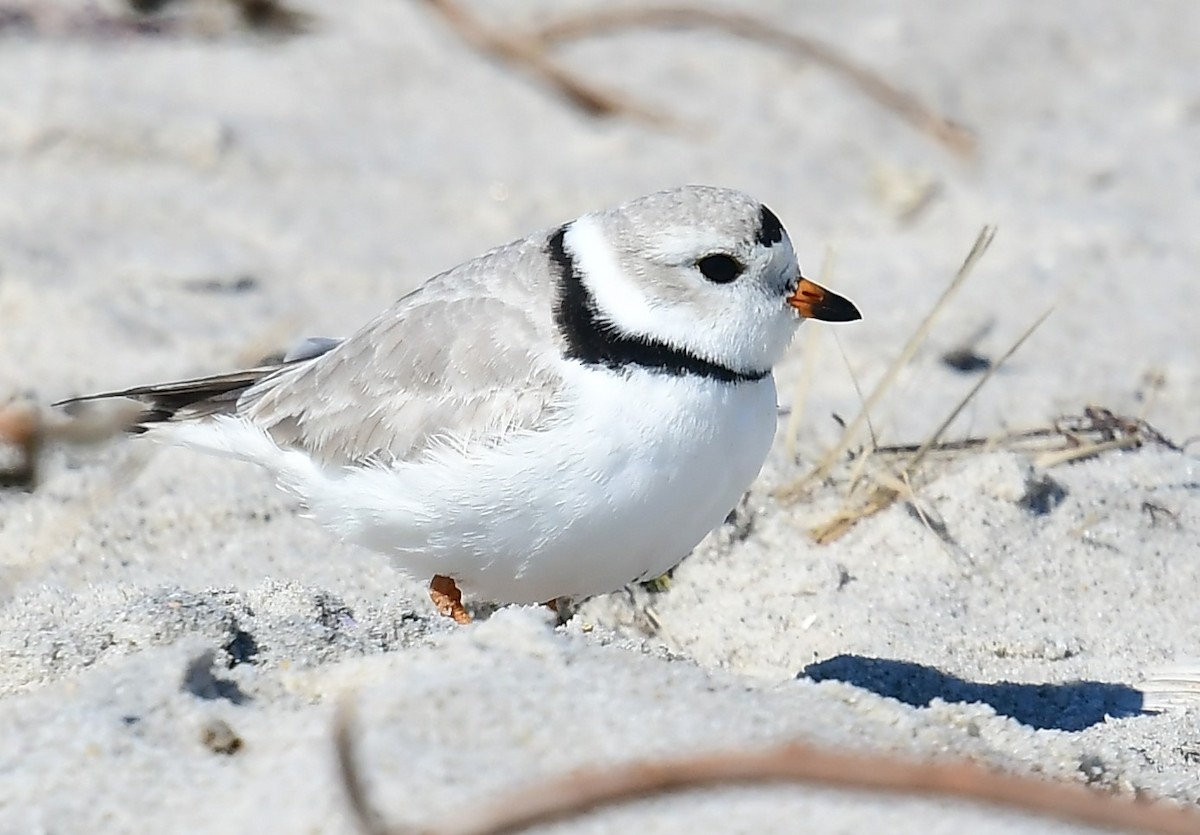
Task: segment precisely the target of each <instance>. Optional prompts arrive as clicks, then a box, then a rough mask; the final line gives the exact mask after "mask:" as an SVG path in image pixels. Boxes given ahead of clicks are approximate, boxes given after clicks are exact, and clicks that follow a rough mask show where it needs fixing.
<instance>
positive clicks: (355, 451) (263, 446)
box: [64, 186, 860, 622]
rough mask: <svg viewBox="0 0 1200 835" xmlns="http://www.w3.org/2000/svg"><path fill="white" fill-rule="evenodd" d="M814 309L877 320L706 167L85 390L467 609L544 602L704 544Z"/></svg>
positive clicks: (438, 600)
mask: <svg viewBox="0 0 1200 835" xmlns="http://www.w3.org/2000/svg"><path fill="white" fill-rule="evenodd" d="M803 318H815V319H823V320H826V321H835V322H841V321H850V320H853V319H858V318H860V317H859V313H858V310H857V309H856V308H855V307H854V305H853V304H852V303H850V302H849V301H847V300H846V299H844V298H842V297H841V296H838V295H835V294H834V293H831V292H829V291H828V290H825V289H824V288H822V287H820V286H818V285H816V284H814V283H812V282H811V281H808V280H807V279H805V278H803V277H801V275H800V268H799V266H798V265H797V262H796V255H795V253H794V251H793V249H792V242H791V240H790V239H789V238H788V235H787V233H786V232H785V231H784V229H783V226H782V225H781V224H780V222H779V219H778V218H776V216H775V215H774V214H773V213H772V212H771V210H770V209H768V208H767V207H766V206H764V205H762V204H761V203H758V202H757V201H755V200H754V199H752V198H750V197H748V196H747V195H745V194H742V193H740V192H737V191H730V190H726V189H720V188H713V187H708V186H687V187H683V188H676V189H672V190H670V191H663V192H659V193H656V194H651V195H649V196H647V197H642V198H640V199H638V200H633V201H631V202H629V203H625V204H624V205H621V206H617V207H616V208H613V209H608V210H606V211H599V212H594V213H591V214H586V215H583V216H582V217H580V218H578V219H577V220H574V221H571V222H569V223H565V224H563V225H562V226H559V227H557V228H555V229H552V230H549V231H543V232H538V233H535V234H533V235H530V236H529V237H527V238H524V239H522V240H519V241H514V242H513V243H510V244H508V245H506V246H502V247H499V248H498V249H493V250H492V251H490V252H488V253H486V254H484V255H481V256H479V257H478V258H475V259H474V260H471V261H468V262H466V263H465V264H462V265H460V266H458V267H455V268H454V269H451V270H449V271H447V272H444V273H441V274H440V275H437V276H434V277H433V278H431V279H429V280H428V281H426V282H425V283H424V284H423V285H421V286H420V287H418V288H417V289H416V290H414V291H413V292H411V293H409V294H408V295H406V296H404V297H403V298H401V299H400V300H399V301H398V302H396V304H394V305H393V306H392V307H390V308H389V309H388V310H386V311H385V312H384V313H382V314H381V315H380V316H378V317H377V318H375V319H374V320H373V321H371V322H370V323H368V324H367V325H366V326H365V327H363V328H362V329H361V330H359V331H358V332H357V333H356V334H354V335H353V336H351V337H349V338H348V339H344V340H335V339H311V340H308V341H306V342H305V343H303V344H302V345H301V346H300V347H299V348H298V349H296V350H293V352H292V353H291V354H289V355H287V356H285V357H284V359H283V361H281V362H279V363H276V364H271V365H264V366H261V367H258V368H251V369H248V370H245V371H238V372H234V373H231V374H218V375H215V376H211V377H202V378H199V379H194V380H186V381H183V382H177V383H166V384H163V385H151V386H142V387H137V388H131V389H126V390H124V391H115V392H107V393H104V394H98V395H90V396H88V397H84V398H76V399H77V400H92V399H97V398H106V397H126V398H134V399H136V400H139V401H141V402H142V403H144V404H145V405H146V410H145V411H144V412H143V414H142V415H141V420H140V422H139V423H138V425H137V427H135V428H136V429H139V430H144V431H148V432H150V433H152V434H153V435H154V436H155V437H158V438H160V439H162V440H165V441H168V442H171V443H175V444H179V445H182V446H186V447H192V448H194V449H199V450H202V451H205V452H208V453H215V454H219V455H225V456H230V457H233V458H238V459H242V460H245V461H250V462H253V463H255V464H258V465H260V466H262V467H265V468H266V469H267V470H269V471H270V472H271V473H272V474H273V475H274V476H275V478H276V480H277V482H278V483H279V485H280V486H281V487H282V488H283V489H285V490H287V491H288V492H290V493H292V494H294V495H295V496H296V497H298V498H299V500H300V501H301V502H302V503H303V505H304V507H305V509H306V512H307V515H309V516H311V517H312V518H314V519H315V520H317V521H318V522H320V523H321V524H323V525H324V526H325V527H327V528H329V529H330V530H332V531H333V532H334V533H335V534H337V535H338V536H340V537H342V538H343V539H345V540H347V541H349V542H353V543H357V544H359V545H363V546H366V547H368V548H373V549H376V550H379V551H383V552H385V553H388V554H391V555H393V557H394V560H395V562H396V564H397V565H398V566H399V567H400V568H401V569H402V570H404V571H406V572H408V573H409V574H411V575H413V576H414V577H416V578H418V579H420V580H422V581H425V580H430V578H432V580H430V594H431V597H433V599H434V602H435V604H436V605H437V606H438V608H439V610H440V611H442V613H443V614H446V615H449V616H452V617H454V618H455V620H459V621H460V622H462V621H465V620H466V619H468V618H467V615H466V612H465V611H464V610H463V608H462V604H461V593H460V587H461V589H462V591H465V592H467V593H468V594H471V595H475V596H477V597H480V598H482V599H486V600H490V601H494V602H505V603H522V602H545V601H551V600H555V599H557V598H559V597H579V596H584V595H591V594H598V593H603V592H610V591H614V590H616V589H619V588H621V587H622V586H624V585H625V584H627V583H630V582H633V581H636V580H639V579H643V578H650V577H655V576H658V575H660V574H662V573H664V572H665V571H667V570H668V569H669V568H671V567H672V566H673V565H675V564H676V563H677V562H679V561H680V560H681V559H682V558H683V557H685V556H686V555H687V554H688V553H689V552H690V551H691V550H692V548H693V547H695V545H696V544H697V543H698V542H699V541H700V540H701V539H702V538H703V537H704V535H705V534H707V533H708V532H709V531H710V530H712V529H713V528H715V527H716V526H717V525H719V524H720V523H721V522H722V520H724V519H725V517H726V515H727V514H728V513H729V511H730V509H731V508H733V506H734V505H735V504H736V503H737V501H738V500H739V498H740V497H741V496H742V494H743V493H744V492H745V490H746V489H747V488H748V487H749V485H750V482H751V481H752V480H753V479H754V477H755V476H756V475H757V474H758V471H759V469H760V468H761V467H762V464H763V461H764V460H765V458H766V455H767V452H768V450H769V448H770V446H771V442H772V439H773V437H774V434H775V428H776V402H775V382H774V379H773V378H772V376H771V369H772V367H773V366H774V365H775V363H776V362H778V361H779V359H780V358H781V357H782V356H783V354H784V351H785V350H786V348H787V346H788V344H789V342H790V341H791V339H792V335H793V333H794V332H795V330H796V326H797V325H798V324H799V322H800V321H801V319H803ZM64 402H72V401H64Z"/></svg>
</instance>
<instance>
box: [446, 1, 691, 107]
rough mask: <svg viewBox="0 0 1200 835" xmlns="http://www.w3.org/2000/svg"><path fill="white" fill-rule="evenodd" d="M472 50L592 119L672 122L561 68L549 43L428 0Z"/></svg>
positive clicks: (451, 5) (451, 4) (454, 5)
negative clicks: (536, 81) (545, 87)
mask: <svg viewBox="0 0 1200 835" xmlns="http://www.w3.org/2000/svg"><path fill="white" fill-rule="evenodd" d="M424 2H425V3H426V5H428V6H429V7H430V8H431V9H433V10H434V11H436V12H437V13H438V14H440V15H441V16H442V17H443V18H444V19H445V20H446V22H447V23H448V24H449V25H450V27H451V28H452V29H453V30H454V31H455V32H457V33H458V35H459V36H460V37H461V38H462V39H463V40H464V41H466V42H467V43H468V44H469V45H470V46H471V47H473V48H474V49H476V50H478V51H479V52H482V53H484V54H488V55H492V56H493V57H495V58H498V59H499V60H501V61H503V62H505V63H507V64H510V65H512V66H517V67H521V68H523V69H524V70H526V71H527V72H529V73H530V74H531V75H534V76H536V77H538V78H540V79H541V80H542V81H543V82H545V83H546V84H549V85H550V86H551V87H554V88H555V89H557V90H558V91H559V93H561V94H562V95H563V96H565V97H566V98H567V99H568V100H570V102H571V103H572V104H574V105H575V106H576V107H578V108H580V109H581V110H583V111H584V112H585V113H588V114H590V115H592V116H612V115H614V114H624V115H627V116H633V117H635V118H638V119H641V120H642V121H645V122H649V123H650V124H653V125H656V126H658V127H666V126H668V125H670V124H671V120H670V119H669V118H667V117H666V116H665V115H664V114H663V113H662V112H660V111H657V110H653V109H651V108H648V107H645V106H643V105H641V104H638V103H637V102H635V101H633V100H632V99H630V98H628V97H625V96H622V95H620V94H619V93H615V92H612V91H611V90H606V89H604V88H602V87H599V86H597V85H595V84H591V83H590V82H587V81H583V80H582V79H580V78H579V77H578V76H576V75H575V74H574V73H572V72H570V71H569V70H567V69H565V68H564V67H561V66H559V65H558V64H557V63H555V62H554V61H553V60H552V59H551V58H550V57H549V56H548V55H547V54H546V49H547V44H546V42H545V41H543V40H541V39H539V38H538V37H536V36H532V35H523V34H518V33H513V32H506V31H501V30H499V29H494V28H492V27H490V26H487V25H486V24H484V23H483V22H482V21H481V20H480V19H479V18H477V17H475V16H474V15H472V14H469V13H468V12H467V11H465V10H464V9H463V8H462V6H460V5H459V4H458V3H456V2H453V1H452V0H424Z"/></svg>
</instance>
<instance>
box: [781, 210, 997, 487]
mask: <svg viewBox="0 0 1200 835" xmlns="http://www.w3.org/2000/svg"><path fill="white" fill-rule="evenodd" d="M995 235H996V228H995V227H994V226H985V227H984V228H983V230H982V231H980V233H979V237H977V238H976V239H975V243H974V245H973V246H972V247H971V251H970V252H969V253H967V257H966V259H964V260H963V263H962V266H961V267H959V268H958V272H957V273H956V274H955V276H954V280H953V281H951V282H950V284H949V285H947V287H946V289H945V290H943V291H942V295H941V296H940V297H939V298H938V300H937V301H936V302H935V303H934V305H933V307H932V308H930V310H929V313H927V314H926V315H925V318H924V319H923V320H922V321H921V324H920V325H918V326H917V329H916V330H915V331H913V333H912V335H911V336H910V337H909V338H908V342H906V343H905V344H904V348H903V349H901V351H900V353H899V354H898V355H897V356H896V359H895V360H893V361H892V364H891V365H890V366H889V367H888V370H887V372H886V373H885V374H884V375H883V378H882V379H881V380H880V381H879V382H878V383H877V384H876V385H875V388H874V389H872V391H871V394H870V396H869V397H867V401H866V403H864V404H863V407H862V409H860V410H859V413H858V415H857V416H856V417H855V418H854V420H852V421H851V422H850V424H849V425H848V426H847V427H846V430H845V431H844V432H843V433H842V437H841V438H840V439H839V440H838V442H837V443H836V444H834V446H833V447H832V448H831V449H830V450H829V451H828V452H826V453H825V455H824V456H823V457H822V458H821V460H820V462H818V464H817V466H816V467H814V468H813V469H812V470H811V471H810V472H809V473H808V474H807V475H805V476H803V477H801V478H800V479H799V480H798V481H797V482H796V483H794V484H791V485H787V486H785V487H782V488H780V489H779V490H777V491H776V496H777V497H778V498H780V499H794V498H795V497H797V496H799V495H801V494H802V493H803V490H804V488H805V486H807V485H808V484H809V483H810V482H813V481H819V480H820V479H823V478H825V477H826V476H827V475H829V473H830V472H831V471H832V470H833V466H834V464H836V463H837V461H838V459H839V458H840V457H841V456H842V454H843V453H845V452H846V450H848V449H849V448H850V445H851V444H852V443H854V438H855V436H857V435H858V432H859V430H860V429H862V427H863V425H864V424H866V422H867V420H868V419H869V417H870V415H871V412H872V411H873V410H874V409H875V406H876V405H878V403H879V401H880V400H881V399H882V398H883V396H884V394H886V393H887V391H888V389H889V388H891V386H892V383H894V382H895V380H896V378H897V377H898V376H899V375H900V371H901V370H902V369H903V368H904V366H906V365H908V362H909V360H911V359H912V357H913V355H914V354H915V353H916V352H917V349H918V348H919V347H921V343H923V342H924V341H925V337H926V336H928V335H929V331H930V330H931V329H932V328H933V323H934V321H935V320H936V319H937V317H938V314H940V313H941V312H942V310H943V309H945V307H946V305H947V304H948V303H949V301H950V299H951V298H953V296H954V294H955V293H957V292H958V290H959V288H961V287H962V285H963V284H964V283H965V282H966V280H967V279H968V278H969V277H970V275H971V272H972V270H974V268H975V265H976V264H977V263H979V259H980V258H982V257H983V254H984V253H985V252H987V248H988V246H990V245H991V243H992V239H993V238H994V237H995Z"/></svg>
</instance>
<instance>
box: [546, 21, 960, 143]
mask: <svg viewBox="0 0 1200 835" xmlns="http://www.w3.org/2000/svg"><path fill="white" fill-rule="evenodd" d="M647 28H656V29H709V30H714V31H717V32H722V33H724V34H727V35H730V36H732V37H736V38H741V39H743V40H747V41H750V42H751V43H755V44H759V45H761V46H768V47H772V48H774V49H778V50H780V51H782V52H785V53H787V54H789V55H792V56H795V57H798V58H801V59H803V60H808V61H812V62H813V63H815V64H817V65H819V66H821V67H823V68H825V69H827V70H829V71H830V72H832V73H834V74H835V75H837V76H839V77H841V78H843V79H845V80H846V81H848V82H849V83H850V84H851V85H853V86H854V87H855V88H856V89H858V90H859V92H861V93H863V94H864V95H866V96H867V97H869V98H870V99H871V100H872V101H874V102H875V103H876V104H878V105H879V106H881V107H883V108H884V109H886V110H889V111H891V112H892V113H895V114H896V115H897V116H899V117H900V118H902V119H904V120H905V121H907V122H908V123H909V124H911V125H912V126H913V127H915V128H917V129H918V130H920V131H922V132H924V133H926V134H928V135H929V136H931V137H933V138H934V139H935V140H936V141H937V142H939V143H940V144H942V145H943V146H945V147H946V148H948V149H949V150H951V151H952V152H954V153H955V154H958V155H960V156H964V157H968V156H971V155H972V154H973V153H974V151H975V145H976V143H975V137H974V136H973V135H972V134H971V132H970V131H968V130H966V129H965V128H963V127H962V126H961V125H957V124H955V123H954V122H952V121H950V120H949V119H947V118H945V117H944V116H942V115H940V114H939V113H937V112H936V111H935V110H933V108H931V107H929V106H928V105H926V104H924V103H923V102H921V101H920V100H919V99H918V98H917V97H916V96H914V95H912V94H911V93H908V92H905V91H904V90H901V89H900V88H898V87H896V86H895V85H894V84H892V83H891V82H889V81H888V80H887V79H885V78H884V77H883V76H882V75H880V74H879V73H876V72H874V71H872V70H869V69H867V68H866V67H863V66H862V65H860V64H857V63H855V62H854V61H851V60H850V59H849V58H847V57H846V56H845V55H843V54H842V53H841V52H839V51H838V50H837V49H835V48H834V47H832V46H830V45H829V44H827V43H824V42H823V41H820V40H818V39H816V38H812V37H809V36H807V35H800V34H797V33H794V32H787V31H784V30H782V29H780V28H778V27H776V26H772V25H771V24H770V23H767V22H765V21H762V20H759V19H758V18H755V17H751V16H749V15H745V14H741V13H739V12H734V11H725V10H720V9H706V8H692V7H687V6H678V7H674V6H668V7H659V8H653V7H652V8H639V7H636V6H631V7H628V8H620V9H601V10H596V11H588V12H583V13H581V14H577V15H573V16H570V17H564V18H560V19H559V20H556V21H554V22H552V23H549V24H547V25H545V26H543V27H541V28H540V29H538V30H536V31H534V32H533V33H532V36H533V37H535V38H536V39H537V40H538V41H539V42H541V43H544V44H557V43H563V42H565V41H574V40H580V39H582V38H589V37H595V36H597V35H603V34H618V33H622V32H628V31H632V30H638V29H647Z"/></svg>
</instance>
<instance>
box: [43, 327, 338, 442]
mask: <svg viewBox="0 0 1200 835" xmlns="http://www.w3.org/2000/svg"><path fill="white" fill-rule="evenodd" d="M341 342H342V340H340V339H330V338H327V337H319V336H318V337H308V338H307V339H303V340H301V341H300V342H299V343H297V344H296V345H294V346H293V347H292V348H291V350H289V351H288V352H287V353H286V354H285V355H284V356H283V358H282V359H281V360H280V361H279V362H271V363H267V364H264V365H259V366H256V367H254V368H247V369H245V370H243V371H231V372H228V373H225V374H212V375H209V376H207V377H195V378H193V379H191V380H179V381H177V382H173V383H156V384H154V385H149V386H134V387H133V388H127V389H121V390H119V391H105V392H100V393H99V394H85V395H82V396H80V397H69V398H67V399H66V400H60V401H58V402H57V403H54V404H53V405H54V406H67V407H70V406H73V405H75V404H77V403H88V402H91V401H94V400H111V399H114V398H125V399H127V400H136V401H138V402H140V403H141V404H142V405H144V406H145V407H146V408H145V409H144V410H143V411H142V412H141V413H140V414H139V415H138V416H137V417H136V418H135V419H134V421H133V423H132V424H131V425H130V427H129V431H130V432H134V433H140V432H145V431H146V430H147V428H148V427H149V426H151V425H153V424H156V423H165V422H167V421H172V420H191V419H195V418H202V417H211V416H215V415H228V414H233V413H235V412H236V411H237V406H238V401H239V400H241V397H242V395H243V394H245V393H246V391H247V390H248V389H250V388H252V387H253V386H255V385H257V384H258V383H261V382H262V381H264V380H266V379H268V378H269V377H273V376H275V375H276V374H279V373H280V372H283V371H285V370H287V369H289V368H294V367H295V366H297V365H303V364H305V363H308V362H309V361H311V360H314V359H316V358H317V357H319V356H321V355H323V354H326V353H328V352H329V351H331V350H333V349H334V348H336V347H337V346H338V345H339V344H341Z"/></svg>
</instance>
